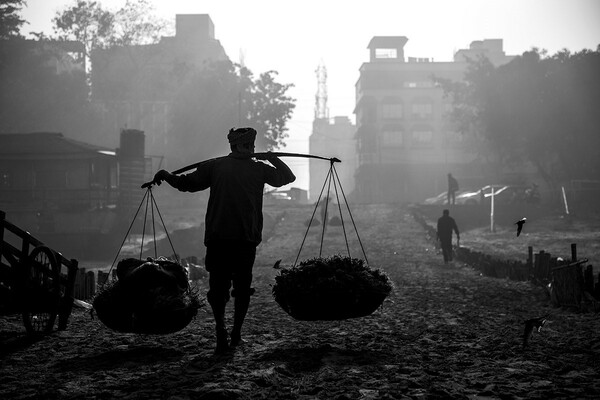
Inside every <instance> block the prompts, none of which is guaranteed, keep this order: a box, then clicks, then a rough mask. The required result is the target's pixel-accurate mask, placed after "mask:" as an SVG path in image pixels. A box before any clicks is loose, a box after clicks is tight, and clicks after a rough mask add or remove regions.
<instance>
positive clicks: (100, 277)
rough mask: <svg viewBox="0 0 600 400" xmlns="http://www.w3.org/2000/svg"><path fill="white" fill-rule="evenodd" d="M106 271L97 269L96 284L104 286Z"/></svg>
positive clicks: (106, 279) (106, 277) (106, 276)
mask: <svg viewBox="0 0 600 400" xmlns="http://www.w3.org/2000/svg"><path fill="white" fill-rule="evenodd" d="M108 275H109V273H108V272H104V271H98V286H100V287H101V286H104V285H105V284H106V282H107V281H108Z"/></svg>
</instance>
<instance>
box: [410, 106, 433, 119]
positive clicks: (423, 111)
mask: <svg viewBox="0 0 600 400" xmlns="http://www.w3.org/2000/svg"><path fill="white" fill-rule="evenodd" d="M412 116H413V118H419V119H430V118H431V117H432V116H433V104H431V103H413V105H412Z"/></svg>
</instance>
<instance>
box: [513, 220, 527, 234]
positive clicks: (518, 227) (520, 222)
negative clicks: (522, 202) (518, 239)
mask: <svg viewBox="0 0 600 400" xmlns="http://www.w3.org/2000/svg"><path fill="white" fill-rule="evenodd" d="M526 221H527V218H525V217H523V218H521V219H520V220H518V221H517V222H515V225H517V236H519V235H520V234H521V231H522V230H523V225H525V222H526Z"/></svg>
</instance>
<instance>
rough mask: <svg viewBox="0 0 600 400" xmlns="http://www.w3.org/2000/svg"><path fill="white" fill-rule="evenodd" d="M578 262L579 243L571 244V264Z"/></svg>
mask: <svg viewBox="0 0 600 400" xmlns="http://www.w3.org/2000/svg"><path fill="white" fill-rule="evenodd" d="M575 261H577V243H571V262H575Z"/></svg>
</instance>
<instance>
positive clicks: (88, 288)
mask: <svg viewBox="0 0 600 400" xmlns="http://www.w3.org/2000/svg"><path fill="white" fill-rule="evenodd" d="M85 275H86V276H85V295H86V296H85V299H86V300H87V299H90V298H92V297H93V296H94V294H95V293H96V275H95V274H94V271H88V272H87V273H86V274H85Z"/></svg>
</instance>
